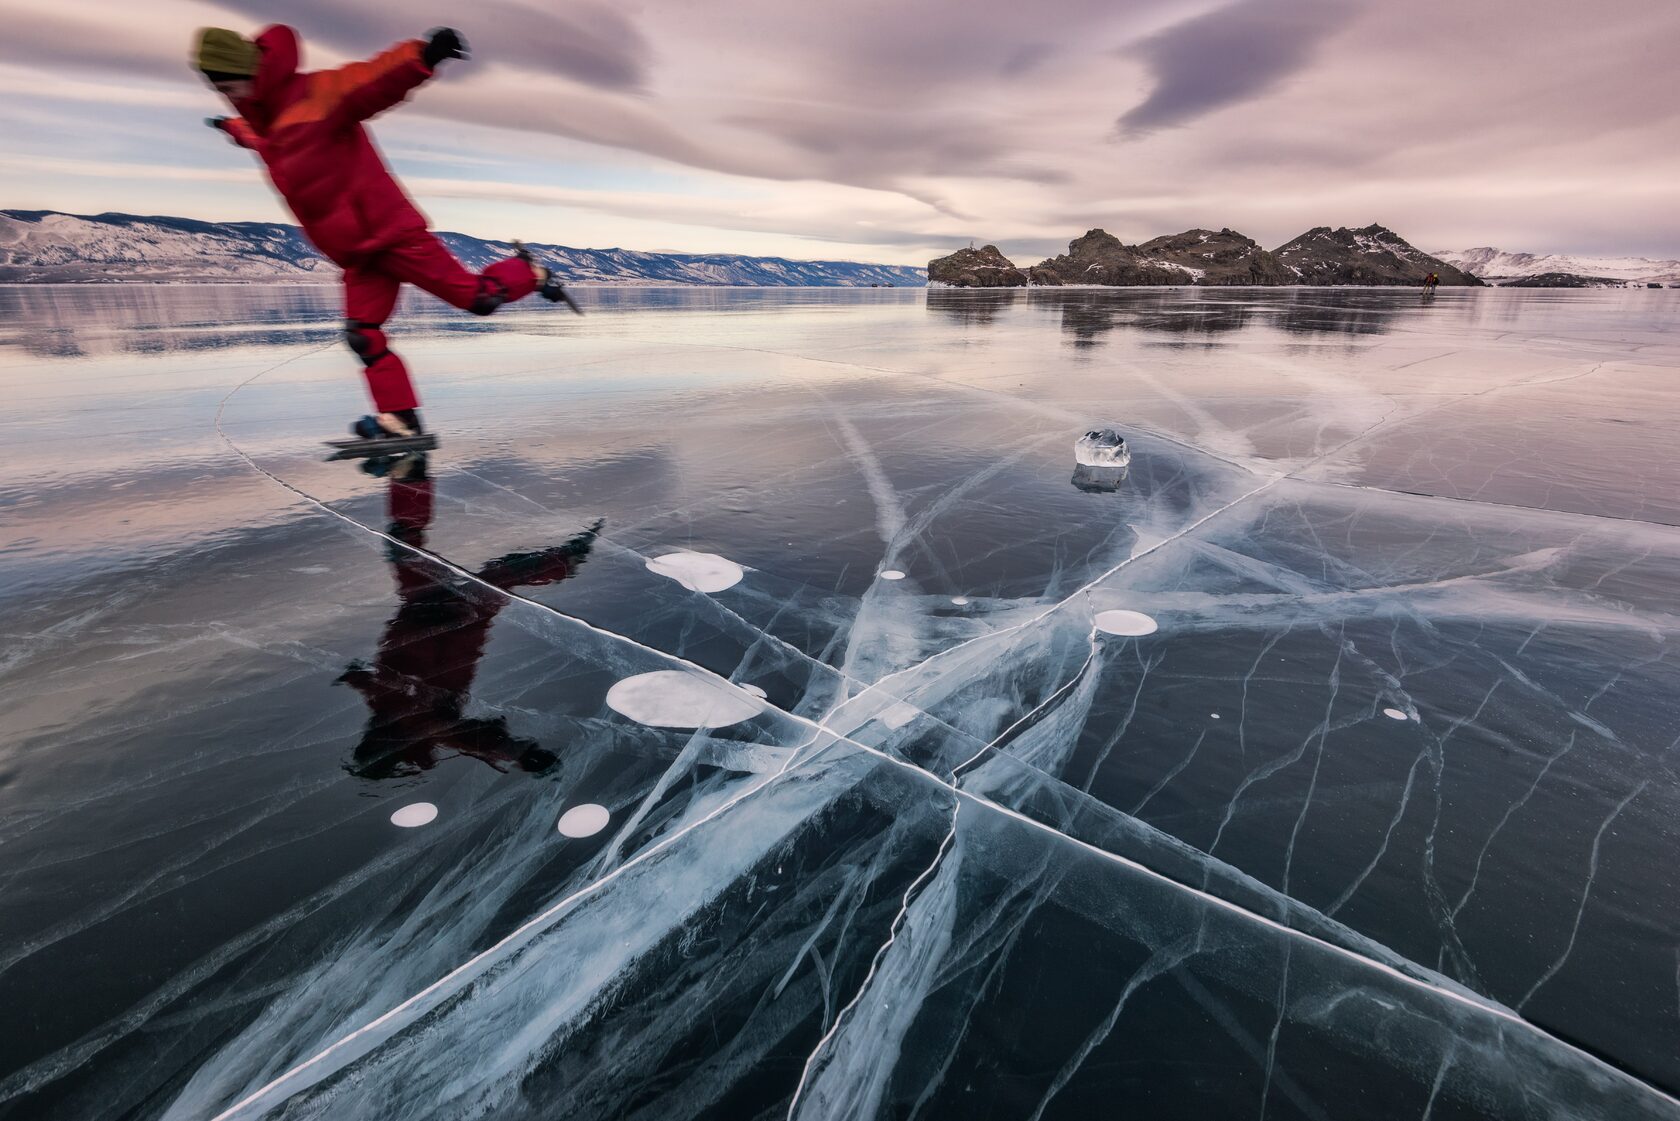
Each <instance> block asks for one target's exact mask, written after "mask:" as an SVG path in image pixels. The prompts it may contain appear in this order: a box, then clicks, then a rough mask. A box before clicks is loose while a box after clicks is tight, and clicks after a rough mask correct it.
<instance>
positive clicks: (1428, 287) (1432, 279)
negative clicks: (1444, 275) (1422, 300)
mask: <svg viewBox="0 0 1680 1121" xmlns="http://www.w3.org/2000/svg"><path fill="white" fill-rule="evenodd" d="M1440 283H1441V276H1440V274H1439V273H1433V272H1432V273H1430V274H1429V275H1428V276H1426V277H1424V278H1423V290H1424V291H1425V292H1428V293H1430V294H1431V295H1433V294H1434V292H1435V289H1436V287H1437V286H1439V285H1440Z"/></svg>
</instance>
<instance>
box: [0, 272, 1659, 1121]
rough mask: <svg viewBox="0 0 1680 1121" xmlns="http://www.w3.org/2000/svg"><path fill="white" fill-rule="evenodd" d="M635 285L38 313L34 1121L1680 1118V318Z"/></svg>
mask: <svg viewBox="0 0 1680 1121" xmlns="http://www.w3.org/2000/svg"><path fill="white" fill-rule="evenodd" d="M1633 295H1635V296H1640V295H1643V294H1637V293H1636V294H1633ZM590 296H591V302H594V303H595V308H594V310H595V311H596V312H597V314H596V315H592V316H591V317H590V318H588V319H587V320H582V321H578V320H573V319H572V318H570V317H568V318H566V319H565V320H561V319H558V318H557V317H545V316H542V315H540V314H523V313H522V314H516V315H513V316H510V317H508V318H507V320H506V322H505V323H501V324H496V325H494V329H485V328H484V327H482V325H478V324H471V325H469V326H468V327H466V328H463V327H462V325H461V324H460V323H459V322H458V321H455V320H452V319H446V318H444V317H442V316H439V315H434V314H432V312H431V311H429V310H428V308H427V306H426V305H425V304H424V303H423V302H422V303H416V304H415V305H414V306H412V307H410V308H409V309H407V312H406V313H405V316H404V317H402V318H400V319H399V323H400V324H401V327H400V328H399V329H405V330H406V331H407V332H408V338H406V339H405V346H406V348H407V351H406V352H407V353H409V354H411V355H413V356H414V358H415V366H416V369H417V372H418V374H419V377H420V380H421V384H422V387H423V391H424V392H426V393H427V395H428V396H427V406H428V410H429V415H430V416H431V417H432V418H433V422H434V424H436V425H437V426H438V427H440V428H442V429H443V431H444V444H443V447H442V449H440V451H438V452H437V453H434V454H433V455H432V456H431V457H430V460H429V461H421V460H418V459H411V460H405V461H398V462H393V463H386V464H381V465H379V467H380V470H381V471H382V472H383V473H382V474H378V475H377V477H376V476H370V475H365V474H361V473H358V472H357V471H356V470H355V469H354V468H352V467H350V466H347V465H344V464H326V463H323V462H321V459H320V454H319V452H318V451H317V449H316V445H315V444H314V441H315V440H317V439H319V438H321V437H322V436H324V435H329V434H331V433H332V432H334V431H335V430H336V429H337V427H338V426H339V424H340V423H341V420H342V417H343V416H344V415H348V414H350V413H351V412H352V411H354V410H357V409H358V408H359V401H358V399H357V393H358V386H357V382H356V379H355V377H354V371H353V370H348V369H346V368H345V356H344V355H342V354H340V353H339V351H338V344H337V340H336V330H337V320H336V318H335V317H336V308H334V307H329V306H325V305H321V304H319V301H318V300H317V296H316V294H315V293H313V292H310V291H308V290H304V291H282V292H273V291H269V290H261V289H231V288H229V289H198V290H194V289H147V290H121V291H119V290H107V289H99V290H89V291H70V290H63V289H39V290H18V289H13V290H7V291H5V292H4V293H0V314H3V315H4V318H3V319H0V332H3V333H0V344H3V349H0V386H3V387H4V389H5V391H6V392H7V395H8V401H9V402H11V403H12V409H11V412H10V414H9V415H8V417H7V418H5V420H4V421H3V422H0V423H4V424H5V425H6V426H7V437H8V447H9V448H10V449H13V455H12V456H11V457H10V459H9V462H8V463H7V465H6V468H5V473H4V474H3V475H0V533H3V534H4V536H3V537H0V609H3V610H4V611H5V612H6V618H7V625H6V628H5V634H6V637H5V639H4V640H0V641H3V645H0V690H4V692H5V701H6V703H5V704H4V705H0V744H3V745H4V746H3V747H0V751H3V753H4V754H3V755H0V808H3V812H0V846H3V850H0V851H4V853H5V857H6V860H5V864H4V868H5V874H6V881H5V882H6V886H7V896H8V902H9V903H10V904H11V905H10V906H8V907H7V908H6V909H4V910H3V911H0V932H3V934H4V938H3V939H0V946H3V947H4V956H3V957H0V999H4V1000H5V1001H6V1002H7V1007H8V1008H9V1009H12V1010H13V1011H14V1014H13V1015H12V1016H10V1017H8V1019H7V1022H6V1025H5V1026H4V1027H3V1028H0V1040H3V1043H4V1047H3V1052H4V1054H5V1055H6V1057H7V1062H6V1063H5V1066H4V1069H3V1070H0V1100H3V1101H4V1103H5V1107H6V1108H9V1109H11V1110H13V1111H14V1112H17V1113H19V1115H47V1116H57V1115H63V1116H76V1117H112V1118H116V1117H134V1118H140V1117H152V1118H155V1117H168V1118H187V1117H192V1118H204V1117H215V1116H227V1117H257V1116H266V1117H335V1118H336V1117H351V1116H353V1117H365V1118H382V1117H389V1118H414V1117H440V1118H441V1117H449V1118H456V1117H469V1116H480V1117H527V1116H529V1117H537V1116H551V1115H553V1114H554V1113H555V1112H556V1110H559V1111H561V1112H564V1113H565V1114H566V1115H567V1116H576V1117H595V1116H600V1117H607V1116H613V1117H624V1116H649V1117H653V1116H657V1117H661V1118H665V1117H696V1118H698V1117H742V1116H751V1117H757V1116H793V1117H823V1118H827V1117H836V1116H847V1117H911V1116H919V1117H925V1118H929V1117H965V1118H967V1117H998V1118H1022V1117H1034V1118H1040V1117H1042V1118H1053V1117H1088V1116H1091V1115H1093V1114H1095V1113H1099V1112H1102V1111H1104V1110H1110V1111H1111V1110H1112V1109H1114V1108H1116V1107H1117V1106H1118V1107H1123V1108H1130V1109H1132V1110H1133V1111H1135V1112H1139V1113H1142V1114H1147V1115H1149V1116H1185V1117H1205V1116H1224V1115H1228V1114H1240V1113H1247V1112H1249V1111H1253V1112H1254V1113H1256V1114H1261V1115H1264V1116H1267V1117H1280V1118H1287V1117H1301V1118H1328V1117H1349V1116H1417V1117H1429V1118H1440V1117H1507V1116H1509V1117H1519V1116H1521V1117H1536V1116H1540V1117H1557V1118H1565V1117H1567V1118H1582V1117H1599V1118H1623V1117H1676V1116H1680V1105H1677V1103H1676V1101H1675V1099H1674V1097H1673V1096H1672V1095H1673V1093H1674V1091H1675V1088H1676V1087H1677V1086H1680V1065H1677V1064H1676V1060H1675V1057H1674V1056H1675V1055H1676V1054H1680V1005H1677V1000H1680V990H1677V988H1676V986H1675V983H1674V977H1675V968H1676V962H1677V959H1676V957H1675V949H1674V946H1675V941H1674V931H1675V915H1676V913H1677V911H1676V908H1677V904H1680V881H1677V879H1676V876H1675V873H1674V872H1673V869H1674V868H1675V867H1676V866H1677V864H1676V862H1675V861H1674V860H1673V855H1674V847H1675V840H1676V838H1675V832H1674V827H1673V822H1674V821H1675V820H1676V819H1677V817H1680V814H1677V813H1676V811H1677V810H1680V804H1677V802H1680V784H1677V781H1676V779H1677V777H1680V776H1677V775H1676V774H1675V764H1674V760H1675V759H1676V758H1677V757H1680V756H1677V755H1676V753H1675V751H1674V748H1675V747H1676V746H1680V741H1676V738H1675V714H1676V709H1675V707H1674V697H1675V696H1676V695H1680V688H1677V686H1680V673H1677V667H1676V664H1675V658H1674V654H1673V649H1672V639H1673V636H1674V634H1675V631H1676V624H1677V619H1676V616H1675V615H1674V612H1673V606H1672V604H1673V590H1674V588H1675V586H1676V584H1677V579H1680V529H1676V528H1674V527H1673V525H1671V524H1669V523H1672V522H1674V521H1676V520H1680V518H1677V517H1676V516H1675V511H1676V508H1675V507H1674V506H1673V503H1674V501H1675V500H1674V497H1673V495H1674V494H1675V493H1680V491H1677V490H1676V488H1672V487H1669V486H1668V484H1667V480H1666V476H1664V475H1663V474H1662V472H1663V471H1664V470H1665V469H1664V468H1663V467H1662V466H1661V462H1666V460H1662V461H1660V462H1659V459H1658V457H1656V456H1655V455H1654V454H1653V452H1652V447H1654V445H1652V446H1651V447H1648V446H1647V444H1646V443H1645V442H1644V441H1647V440H1649V439H1651V438H1652V437H1651V436H1650V432H1651V431H1658V430H1671V429H1672V427H1673V425H1674V422H1675V421H1677V420H1680V417H1676V416H1674V415H1673V413H1674V412H1675V406H1674V405H1673V403H1672V401H1673V397H1672V394H1669V393H1666V392H1665V390H1666V388H1667V387H1669V386H1670V383H1671V379H1672V377H1673V373H1674V370H1675V368H1676V366H1677V364H1680V362H1677V359H1680V352H1677V351H1676V349H1675V345H1674V343H1673V342H1672V338H1673V335H1672V327H1673V323H1674V319H1675V316H1674V311H1673V309H1671V308H1667V305H1662V306H1657V305H1653V304H1651V303H1650V302H1648V301H1646V302H1641V303H1638V304H1637V306H1635V304H1634V303H1633V302H1632V301H1630V299H1629V296H1628V294H1623V293H1615V292H1608V293H1597V292H1593V293H1580V294H1571V295H1570V298H1566V299H1560V298H1558V297H1557V295H1556V294H1554V293H1538V294H1536V293H1521V292H1500V291H1490V292H1474V291H1464V292H1458V291H1454V292H1449V293H1444V294H1442V295H1440V296H1439V297H1438V298H1437V299H1436V300H1434V301H1432V302H1430V303H1428V304H1424V303H1422V302H1421V301H1419V300H1418V298H1417V297H1416V294H1415V293H1405V292H1320V291H1305V290H1303V291H1287V292H1263V291H1242V290H1230V291H1217V292H1202V291H1195V290H1184V291H1177V292H1159V291H1156V292H1128V291H1113V292H1100V291H1092V290H1077V289H1069V290H1063V291H1054V292H1045V291H1038V290H1034V291H1031V292H1026V293H1016V292H941V291H932V292H927V293H920V292H898V291H895V292H863V293H844V292H832V291H824V292H817V291H810V292H776V293H765V292H738V293H737V292H718V291H706V292H703V293H692V292H684V291H667V292H646V293H627V292H621V291H619V292H610V293H608V292H601V293H592V294H590ZM1163 344H1165V345H1163ZM247 381H248V382H249V384H247V385H246V386H245V387H244V388H242V389H240V390H239V392H237V393H236V394H234V395H233V396H232V397H231V398H230V399H229V400H228V403H227V408H226V410H225V412H224V414H223V427H224V429H225V432H226V434H227V438H228V441H229V442H228V443H224V442H223V441H222V440H221V438H220V437H219V436H218V435H217V430H216V425H215V423H214V421H215V416H216V411H217V407H218V404H219V403H220V402H221V401H222V400H223V398H224V397H226V395H227V393H228V390H229V388H230V387H232V386H234V385H237V384H239V383H242V382H247ZM1560 412H1562V413H1567V415H1568V417H1569V426H1570V428H1571V433H1570V434H1569V435H1568V436H1566V437H1565V436H1560V437H1559V438H1558V439H1555V440H1550V442H1548V443H1547V444H1546V446H1545V454H1540V453H1539V452H1538V450H1537V449H1536V448H1535V447H1534V446H1533V439H1531V438H1532V437H1536V436H1540V435H1547V434H1550V433H1552V432H1553V431H1554V428H1553V426H1554V424H1555V423H1556V421H1555V418H1556V417H1558V416H1559V415H1560ZM1110 418H1119V419H1120V424H1119V427H1120V428H1121V429H1122V430H1123V432H1124V435H1125V436H1126V443H1127V445H1128V446H1129V448H1130V450H1131V454H1132V457H1133V458H1132V462H1131V464H1130V467H1129V468H1128V469H1126V471H1125V475H1124V478H1123V480H1122V479H1117V478H1097V479H1093V478H1089V477H1087V478H1085V479H1083V480H1082V479H1081V477H1080V476H1078V475H1076V476H1075V477H1074V479H1073V484H1074V485H1072V486H1070V485H1069V477H1068V469H1069V464H1068V458H1069V449H1070V445H1071V441H1072V440H1073V439H1075V438H1076V437H1078V436H1079V435H1080V434H1081V433H1083V432H1085V431H1088V430H1090V429H1091V428H1092V427H1093V426H1094V425H1101V424H1106V423H1108V421H1109V419H1110ZM1631 422H1637V423H1631ZM90 428H95V429H97V430H99V431H101V432H103V433H104V434H105V436H104V438H103V439H102V440H101V441H99V442H98V443H97V444H96V445H94V446H88V447H85V449H84V450H83V451H82V452H81V453H80V454H79V455H77V456H75V457H71V456H69V455H67V454H65V450H64V447H65V445H64V443H63V441H64V439H65V438H66V435H67V434H73V433H77V432H86V431H87V430H89V429H90ZM253 468H257V469H259V470H260V471H261V472H267V473H268V475H264V474H260V473H258V471H255V470H253ZM1087 470H1099V469H1095V468H1091V469H1087ZM268 476H272V477H273V479H277V480H281V481H283V483H284V484H285V486H284V487H282V486H279V485H276V484H275V482H273V481H271V479H270V478H269V477H268ZM286 488H290V489H286ZM393 580H394V581H395V584H396V590H395V594H394V597H393V590H392V582H393ZM486 764H489V765H486ZM427 807H430V808H429V809H428V808H427ZM405 826H406V827H405Z"/></svg>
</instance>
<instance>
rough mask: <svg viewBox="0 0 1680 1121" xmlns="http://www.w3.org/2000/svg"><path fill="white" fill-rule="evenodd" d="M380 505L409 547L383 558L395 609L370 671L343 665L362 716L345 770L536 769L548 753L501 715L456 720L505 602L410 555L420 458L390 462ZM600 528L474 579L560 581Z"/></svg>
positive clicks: (419, 510)
mask: <svg viewBox="0 0 1680 1121" xmlns="http://www.w3.org/2000/svg"><path fill="white" fill-rule="evenodd" d="M388 501H389V507H390V519H391V520H390V526H389V527H388V530H387V532H388V533H390V535H391V536H392V537H395V538H396V539H397V540H398V541H401V542H403V543H404V544H406V545H409V546H412V548H405V547H404V546H403V545H397V544H392V545H391V546H390V548H389V551H388V554H387V555H388V557H389V560H390V562H391V571H392V574H393V575H394V576H395V577H396V581H397V593H398V596H399V597H400V599H401V606H400V607H398V609H397V613H396V614H395V615H393V616H392V617H391V621H390V622H389V623H388V624H386V627H385V635H384V637H383V638H382V639H381V640H380V643H379V655H378V657H377V658H376V659H375V660H374V664H373V665H372V666H368V665H367V664H365V663H363V662H360V661H357V662H352V663H351V665H350V667H349V668H348V669H347V670H345V671H344V674H343V676H341V677H340V678H339V680H340V681H343V682H346V683H347V684H349V685H350V686H351V687H353V688H354V689H355V690H356V691H357V692H358V693H360V694H361V695H362V698H363V699H364V700H365V701H367V704H368V708H369V709H370V710H371V717H370V719H369V721H368V726H367V730H366V731H365V732H364V733H363V735H362V741H361V743H359V744H357V745H356V750H355V754H354V758H353V759H352V761H351V762H350V763H349V764H348V765H347V769H348V770H349V771H350V772H351V773H352V774H355V775H359V776H361V777H363V778H391V777H394V776H399V775H412V774H417V773H419V772H420V771H424V770H428V769H430V768H431V767H433V766H435V765H436V764H437V763H438V762H439V761H441V760H442V759H446V758H448V757H449V756H451V755H470V756H472V757H473V758H475V759H482V760H484V761H485V762H486V763H489V764H490V765H491V766H492V767H495V768H496V769H497V770H504V771H505V770H509V769H512V768H515V767H517V768H518V769H520V770H522V771H533V772H537V771H543V770H546V769H547V768H548V767H549V766H551V765H552V764H553V763H554V761H555V756H554V754H553V753H552V752H549V751H546V750H544V749H543V748H542V747H541V746H539V745H538V744H537V743H536V742H535V741H534V740H528V739H522V738H520V737H518V736H515V735H513V734H512V733H511V732H509V731H508V728H507V719H506V717H496V718H495V719H493V720H487V719H483V718H480V717H469V716H466V715H464V714H463V712H464V709H465V708H466V705H467V701H468V699H469V697H468V694H469V691H470V690H471V688H472V683H473V675H474V674H475V673H476V672H477V671H478V661H479V658H480V657H482V656H483V654H484V646H485V643H486V642H487V641H488V639H489V637H490V624H491V623H492V622H493V621H494V620H495V618H496V615H497V613H498V612H499V611H501V609H502V605H503V604H505V603H506V602H507V597H506V596H504V595H501V594H499V593H497V592H493V591H491V590H490V589H488V588H485V587H484V586H483V585H482V584H478V583H474V582H471V581H468V580H466V579H464V578H462V577H461V576H460V575H459V574H457V573H455V572H452V571H451V570H450V569H449V568H447V567H446V566H444V565H442V564H440V563H439V562H438V561H437V560H436V559H434V558H433V557H432V556H430V555H429V554H427V553H425V552H423V551H417V550H424V548H425V545H426V529H427V527H428V526H430V525H431V521H432V481H431V479H429V478H427V476H426V461H425V457H424V456H420V455H412V456H408V457H405V458H404V459H402V460H399V461H398V462H397V464H396V465H395V467H394V468H393V469H392V471H391V474H390V490H389V494H388ZM600 528H601V524H600V523H599V522H597V523H596V524H595V525H593V526H591V527H590V528H589V529H588V530H585V531H584V532H583V533H580V534H578V535H577V536H576V537H574V538H572V539H571V540H570V541H567V542H566V543H565V544H563V545H556V546H554V547H552V548H549V549H540V550H536V551H533V552H524V553H509V554H507V555H506V556H503V557H500V558H498V559H496V560H493V561H491V562H490V563H489V564H487V565H485V566H484V567H483V568H481V569H479V571H478V572H477V573H476V575H477V577H478V579H479V580H482V581H484V583H486V584H490V585H492V586H493V587H495V588H500V589H502V590H504V591H505V590H508V589H512V588H519V587H533V586H537V585H541V584H553V583H556V582H558V581H561V580H564V579H565V578H566V577H568V576H570V575H571V574H572V573H573V572H575V571H577V568H578V566H579V565H580V564H582V563H583V561H584V559H585V558H586V557H587V556H588V555H589V549H590V546H591V545H593V544H594V541H595V535H596V534H597V533H598V532H599V531H600Z"/></svg>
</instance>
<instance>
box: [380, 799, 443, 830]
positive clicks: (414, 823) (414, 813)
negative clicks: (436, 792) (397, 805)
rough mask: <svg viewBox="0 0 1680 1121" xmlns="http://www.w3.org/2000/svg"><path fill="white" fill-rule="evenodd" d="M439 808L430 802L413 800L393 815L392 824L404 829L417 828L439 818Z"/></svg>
mask: <svg viewBox="0 0 1680 1121" xmlns="http://www.w3.org/2000/svg"><path fill="white" fill-rule="evenodd" d="M437 814H438V809H437V807H436V806H434V805H432V804H431V803H430V802H412V803H410V804H408V805H406V806H404V807H403V808H402V809H400V810H398V811H397V812H396V813H394V814H392V815H391V824H392V825H397V826H401V827H402V828H404V829H417V828H419V827H420V826H422V825H430V824H431V823H432V822H433V821H436V820H437Z"/></svg>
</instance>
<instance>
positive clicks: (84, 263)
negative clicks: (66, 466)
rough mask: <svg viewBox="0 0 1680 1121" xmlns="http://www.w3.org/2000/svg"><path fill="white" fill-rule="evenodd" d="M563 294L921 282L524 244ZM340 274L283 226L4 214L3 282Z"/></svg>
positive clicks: (819, 268) (886, 269) (454, 236)
mask: <svg viewBox="0 0 1680 1121" xmlns="http://www.w3.org/2000/svg"><path fill="white" fill-rule="evenodd" d="M438 237H439V238H441V239H442V240H443V242H444V244H446V245H448V246H449V248H450V250H451V251H452V252H453V253H455V255H456V256H458V257H459V258H460V259H461V262H462V263H463V264H465V265H466V266H467V267H468V268H470V269H475V270H476V269H481V268H483V267H484V266H486V265H488V264H490V263H491V262H492V261H495V260H499V259H501V258H503V257H506V256H508V255H510V254H511V252H512V247H511V245H510V244H509V243H508V242H505V241H495V240H492V239H488V238H479V237H474V236H472V235H470V234H463V233H455V232H452V231H444V232H439V234H438ZM528 246H529V248H530V249H531V251H532V252H533V253H534V254H535V255H536V257H537V259H538V260H539V261H540V262H542V263H543V264H545V265H548V266H549V267H550V268H552V269H553V270H554V271H555V272H556V273H558V274H559V275H560V277H561V278H562V279H563V280H565V282H566V283H568V284H579V285H612V286H626V287H634V286H655V285H665V284H680V285H693V286H736V285H739V286H750V287H803V286H814V287H851V288H857V287H865V288H867V287H872V286H880V287H888V286H893V287H919V286H921V285H922V284H923V282H924V280H923V275H922V270H921V269H917V268H914V267H911V266H908V265H877V264H869V263H867V262H858V261H799V260H793V259H790V258H786V257H751V256H746V255H743V254H734V253H653V252H645V251H641V250H634V249H620V248H616V247H615V248H610V249H578V248H574V247H572V246H566V245H553V244H547V243H540V244H539V243H536V242H531V243H528ZM338 277H339V270H338V267H337V266H336V265H334V264H333V263H332V262H331V261H328V260H326V259H325V258H324V257H322V256H321V254H320V253H319V252H318V251H317V250H316V249H315V247H314V246H313V245H311V244H310V243H309V241H308V239H307V238H305V237H304V235H303V231H301V230H300V229H298V227H296V226H293V225H289V224H286V223H282V222H211V221H204V220H201V219H197V218H177V217H172V216H168V215H137V214H124V213H120V212H115V211H108V212H106V213H104V214H96V215H86V214H66V213H64V212H62V211H57V210H0V282H10V283H26V284H27V283H84V284H85V283H129V284H133V283H170V282H179V283H189V282H199V283H204V282H222V283H274V282H293V283H306V284H320V283H331V282H333V281H336V280H337V279H338Z"/></svg>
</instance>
